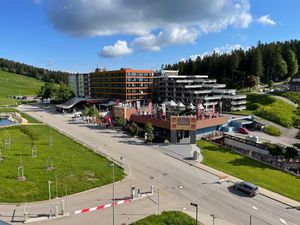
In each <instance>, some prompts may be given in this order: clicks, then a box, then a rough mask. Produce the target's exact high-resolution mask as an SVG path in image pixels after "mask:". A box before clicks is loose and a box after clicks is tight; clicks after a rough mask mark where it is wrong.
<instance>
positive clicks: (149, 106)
mask: <svg viewBox="0 0 300 225" xmlns="http://www.w3.org/2000/svg"><path fill="white" fill-rule="evenodd" d="M152 110H153V106H152V101H149V104H148V112H149V114H150V115H152Z"/></svg>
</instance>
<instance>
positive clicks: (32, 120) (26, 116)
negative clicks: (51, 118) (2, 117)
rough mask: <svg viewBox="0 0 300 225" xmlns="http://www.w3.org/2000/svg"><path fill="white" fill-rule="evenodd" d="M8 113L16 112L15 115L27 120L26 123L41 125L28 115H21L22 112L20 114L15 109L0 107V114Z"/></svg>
mask: <svg viewBox="0 0 300 225" xmlns="http://www.w3.org/2000/svg"><path fill="white" fill-rule="evenodd" d="M2 112H3V113H6V112H7V113H8V112H17V113H20V115H21V116H22V117H23V118H24V119H27V121H28V123H41V122H40V121H38V120H36V119H34V118H32V117H31V116H29V115H28V114H26V113H23V112H20V111H18V110H17V109H15V108H11V107H1V106H0V113H2Z"/></svg>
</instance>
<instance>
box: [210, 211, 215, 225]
mask: <svg viewBox="0 0 300 225" xmlns="http://www.w3.org/2000/svg"><path fill="white" fill-rule="evenodd" d="M210 216H211V217H212V219H213V225H215V219H216V216H215V215H214V214H211V215H210Z"/></svg>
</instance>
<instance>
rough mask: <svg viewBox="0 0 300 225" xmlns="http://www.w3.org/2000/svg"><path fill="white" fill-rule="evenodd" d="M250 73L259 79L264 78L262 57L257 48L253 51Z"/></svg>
mask: <svg viewBox="0 0 300 225" xmlns="http://www.w3.org/2000/svg"><path fill="white" fill-rule="evenodd" d="M251 73H252V74H253V75H254V76H257V77H260V78H262V77H263V76H264V64H263V56H262V53H261V50H260V48H257V49H255V51H254V54H253V57H252V63H251Z"/></svg>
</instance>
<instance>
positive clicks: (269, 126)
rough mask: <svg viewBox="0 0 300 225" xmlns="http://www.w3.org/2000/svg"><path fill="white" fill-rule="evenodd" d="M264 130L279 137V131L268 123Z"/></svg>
mask: <svg viewBox="0 0 300 225" xmlns="http://www.w3.org/2000/svg"><path fill="white" fill-rule="evenodd" d="M264 132H265V133H266V134H269V135H271V136H275V137H279V136H280V135H281V131H280V130H279V129H278V128H277V127H274V126H272V125H268V126H266V127H265V129H264Z"/></svg>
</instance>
